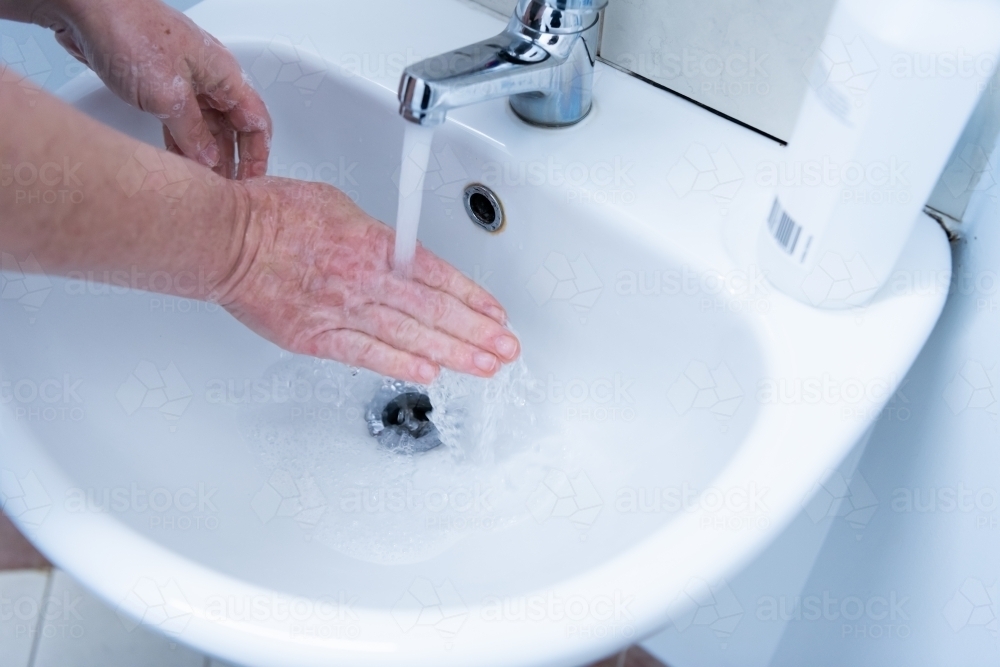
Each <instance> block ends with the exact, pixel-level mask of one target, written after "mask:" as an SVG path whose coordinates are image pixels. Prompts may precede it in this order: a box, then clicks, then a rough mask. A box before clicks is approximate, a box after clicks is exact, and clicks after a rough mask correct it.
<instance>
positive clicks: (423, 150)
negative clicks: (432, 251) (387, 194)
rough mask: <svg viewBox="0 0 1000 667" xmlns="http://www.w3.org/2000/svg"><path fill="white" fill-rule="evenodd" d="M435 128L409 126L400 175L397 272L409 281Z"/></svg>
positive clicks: (395, 259) (407, 127)
mask: <svg viewBox="0 0 1000 667" xmlns="http://www.w3.org/2000/svg"><path fill="white" fill-rule="evenodd" d="M433 139H434V128H432V127H424V126H422V125H417V124H416V123H409V122H407V123H406V132H405V134H404V136H403V154H402V159H401V162H400V171H399V208H398V209H397V212H396V248H395V257H394V261H393V269H394V270H395V271H396V272H397V273H399V274H401V275H403V276H406V277H409V276H410V274H411V272H412V270H413V256H414V255H415V254H416V251H417V229H418V227H419V226H420V207H421V205H422V204H423V200H424V177H425V176H426V175H427V163H428V161H429V160H430V157H431V142H432V141H433Z"/></svg>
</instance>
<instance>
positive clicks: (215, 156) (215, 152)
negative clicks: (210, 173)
mask: <svg viewBox="0 0 1000 667" xmlns="http://www.w3.org/2000/svg"><path fill="white" fill-rule="evenodd" d="M199 157H200V159H201V163H202V164H203V165H205V166H206V167H214V166H215V165H217V164H219V160H221V159H222V153H220V152H219V147H218V146H216V145H215V144H209V145H208V146H207V147H206V148H205V149H204V150H203V151H202V152H201V155H200V156H199Z"/></svg>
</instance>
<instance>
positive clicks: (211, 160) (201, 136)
mask: <svg viewBox="0 0 1000 667" xmlns="http://www.w3.org/2000/svg"><path fill="white" fill-rule="evenodd" d="M163 115H164V116H166V117H165V118H164V119H163V124H164V125H165V126H166V127H167V129H168V130H169V131H170V136H171V138H172V139H173V141H174V144H176V146H177V147H178V148H179V149H180V150H181V152H182V153H183V154H184V155H186V156H187V157H189V158H191V159H192V160H194V161H196V162H199V163H200V164H203V165H205V166H206V167H208V168H210V169H211V168H214V167H215V166H217V165H218V164H219V162H220V161H221V160H222V151H221V149H220V148H219V145H218V144H217V143H216V141H215V137H213V136H212V131H211V130H210V129H209V128H208V123H207V122H205V118H204V116H203V115H202V112H201V108H200V107H199V105H198V100H197V98H195V96H194V91H192V90H191V89H190V88H188V87H187V86H185V91H184V92H183V93H182V94H181V101H179V102H175V103H174V105H173V107H172V108H171V109H170V111H168V112H167V113H165V114H163Z"/></svg>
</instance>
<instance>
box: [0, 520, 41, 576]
mask: <svg viewBox="0 0 1000 667" xmlns="http://www.w3.org/2000/svg"><path fill="white" fill-rule="evenodd" d="M42 567H48V563H47V562H46V560H45V556H43V555H42V554H40V553H38V552H37V551H35V547H33V546H31V545H30V544H29V543H28V541H27V540H26V539H24V538H23V537H21V533H19V532H18V530H17V528H15V527H14V524H12V523H11V522H10V520H9V519H8V518H7V517H5V516H4V515H3V514H2V513H0V570H28V569H38V568H42Z"/></svg>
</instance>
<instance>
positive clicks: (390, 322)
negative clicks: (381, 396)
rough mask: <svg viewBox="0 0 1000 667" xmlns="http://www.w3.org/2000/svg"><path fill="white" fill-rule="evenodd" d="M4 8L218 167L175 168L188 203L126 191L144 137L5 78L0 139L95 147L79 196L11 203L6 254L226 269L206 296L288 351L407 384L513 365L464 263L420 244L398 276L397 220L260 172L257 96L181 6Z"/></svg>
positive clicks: (48, 152) (503, 332) (1, 12)
mask: <svg viewBox="0 0 1000 667" xmlns="http://www.w3.org/2000/svg"><path fill="white" fill-rule="evenodd" d="M0 16H3V17H6V18H14V19H16V20H23V21H28V20H30V21H33V22H36V23H39V24H41V25H45V26H47V27H51V28H52V29H54V30H55V31H56V35H57V38H58V39H59V41H60V42H61V43H62V44H63V45H64V46H65V47H66V48H67V49H69V51H70V53H72V54H74V55H75V56H76V57H77V58H79V59H80V60H82V61H83V62H85V63H87V64H88V65H89V66H90V67H91V68H92V69H93V70H94V71H95V72H96V73H97V74H98V75H99V76H100V77H101V78H102V79H103V80H104V82H105V83H106V84H107V85H108V86H109V87H110V88H111V89H112V90H113V91H115V92H116V93H117V94H118V95H120V96H121V97H123V98H124V99H125V100H126V101H127V102H130V103H131V104H133V105H135V106H138V107H139V108H141V109H145V110H146V111H149V112H151V113H153V114H155V115H156V116H157V117H159V118H161V119H162V120H163V123H164V126H165V136H166V144H167V148H168V149H169V150H171V151H172V152H174V153H178V154H181V155H183V156H185V157H188V158H191V159H193V160H195V161H197V162H200V163H201V164H203V165H205V166H206V167H210V168H212V169H213V171H215V174H217V175H213V174H211V173H209V172H208V171H207V170H206V169H202V168H201V167H197V165H193V164H191V163H187V166H186V167H185V165H184V164H181V165H179V166H178V169H187V170H188V171H189V172H190V173H191V175H192V176H193V180H192V184H191V186H190V187H189V188H188V189H187V193H186V194H185V196H184V197H183V198H182V199H180V200H178V201H171V200H168V199H165V198H163V197H160V196H156V195H155V194H149V196H146V194H144V193H142V192H140V193H138V194H137V195H136V196H135V197H125V198H122V193H121V190H120V187H119V186H118V185H117V181H116V175H117V174H118V173H119V170H120V169H121V165H122V164H123V163H125V161H126V160H127V159H129V158H128V156H129V155H134V154H135V152H136V151H137V150H138V149H137V146H136V144H135V142H134V140H132V139H130V138H126V137H123V136H121V135H120V134H118V133H116V132H114V131H113V130H111V129H110V128H106V127H104V126H100V125H96V124H93V122H92V121H89V119H83V118H82V117H81V116H80V114H79V112H76V111H75V110H71V109H68V108H64V107H62V106H61V105H59V104H58V103H57V102H56V101H55V100H51V99H49V98H47V97H45V96H43V97H42V99H41V100H37V99H36V102H37V103H36V102H32V104H33V105H34V106H24V104H26V103H25V102H24V100H23V99H22V98H23V97H24V96H23V95H20V94H16V95H15V94H13V93H20V86H18V85H17V83H18V82H17V80H16V79H15V80H12V81H10V82H8V84H9V85H7V84H4V82H3V81H0V86H3V88H2V89H0V98H2V97H5V96H6V98H8V99H9V101H10V102H11V103H10V104H8V105H7V107H8V108H9V109H10V110H11V113H9V114H6V115H2V114H0V149H2V150H3V151H6V152H7V153H14V152H17V151H21V150H29V151H30V154H31V155H32V156H33V157H34V158H36V159H37V160H38V161H46V160H48V161H53V162H56V163H59V162H60V161H61V160H62V159H64V157H65V156H66V155H71V154H74V155H75V154H77V153H80V154H86V155H87V156H89V157H87V164H88V165H89V173H90V174H91V175H92V176H93V180H94V186H93V188H94V189H92V190H89V191H88V193H87V197H86V199H85V202H84V203H83V204H81V205H74V206H68V205H67V206H66V207H64V208H65V210H61V209H60V210H57V208H58V207H52V206H47V207H41V206H40V205H39V206H37V207H28V208H26V207H24V206H20V207H18V208H11V209H10V211H9V213H10V214H11V215H15V217H14V218H9V219H8V225H7V228H6V230H5V228H0V237H2V239H0V240H3V245H0V247H4V246H6V247H5V249H6V250H9V251H11V252H15V251H16V252H18V253H21V254H27V253H33V254H34V256H36V257H37V258H38V259H39V261H40V262H42V264H43V265H44V266H46V268H47V270H49V271H51V272H53V273H59V272H65V271H70V270H83V269H94V268H105V269H110V270H115V269H121V268H125V267H130V268H135V267H143V268H144V269H146V270H154V269H155V270H165V271H168V272H170V271H191V270H199V269H200V268H203V267H204V266H216V267H219V269H220V271H219V272H220V274H221V275H225V276H227V278H226V279H225V280H224V281H223V282H222V284H220V285H217V286H212V287H211V290H210V292H209V293H205V294H198V295H195V296H196V297H197V298H204V299H214V300H217V301H219V302H220V303H221V304H222V305H224V306H225V307H226V308H227V309H228V310H229V311H230V312H231V313H232V314H233V315H235V316H236V317H237V318H238V319H239V320H240V321H242V322H243V323H244V324H246V325H247V326H248V327H250V328H251V329H253V330H254V331H256V332H257V333H259V334H261V335H262V336H264V337H266V338H268V339H269V340H271V341H273V342H275V343H277V344H278V345H280V346H282V347H284V348H285V349H288V350H291V351H293V352H297V353H303V354H311V355H315V356H320V357H327V358H331V359H336V360H338V361H342V362H344V363H348V364H352V365H357V366H364V367H366V368H370V369H372V370H375V371H377V372H380V373H383V374H385V375H390V376H393V377H396V378H399V379H405V380H410V381H414V382H421V383H427V382H430V381H431V380H433V378H434V377H435V376H436V375H437V373H438V372H439V370H440V367H441V366H446V367H449V368H452V369H454V370H457V371H461V372H466V373H471V374H474V375H478V376H482V377H488V376H491V375H493V374H494V373H495V372H496V371H497V370H499V368H500V366H501V364H502V363H505V362H509V361H512V360H514V359H516V358H517V356H518V354H519V352H520V346H519V343H518V341H517V339H516V338H515V337H514V336H513V335H512V334H511V333H510V332H509V331H508V330H507V329H506V328H505V326H504V325H505V322H506V314H505V313H504V311H503V308H501V306H500V304H499V303H497V302H496V300H495V299H493V297H491V296H490V295H489V294H488V293H487V292H486V291H484V290H483V289H481V288H480V287H478V286H476V285H475V283H473V282H472V281H470V280H468V279H467V278H465V277H464V276H463V275H462V274H461V273H459V272H458V271H457V270H456V269H454V268H453V267H451V266H450V265H448V264H447V263H445V262H443V261H442V260H440V259H438V258H437V257H435V256H433V255H432V254H431V253H429V252H427V251H425V250H423V249H422V248H420V249H418V250H417V255H416V258H415V261H414V266H413V274H412V278H411V279H404V278H402V277H400V276H399V275H397V274H394V273H393V272H392V255H393V243H394V234H393V231H392V230H391V229H390V228H388V227H386V226H385V225H384V224H382V223H380V222H378V221H376V220H374V219H372V218H371V217H369V216H367V215H366V214H365V213H364V212H362V211H361V210H360V209H359V208H358V207H357V206H355V205H354V204H353V202H351V201H350V199H349V198H347V196H346V195H344V194H343V193H342V192H340V191H339V190H337V189H335V188H333V187H330V186H327V185H321V184H316V183H306V182H302V181H293V180H286V179H276V178H266V177H263V175H264V174H265V173H266V170H267V159H268V152H269V146H270V133H271V121H270V118H269V116H268V114H267V110H266V108H265V107H264V103H263V102H262V100H261V99H260V97H259V96H258V95H257V94H256V93H255V92H254V90H253V89H252V87H251V86H250V84H249V83H247V81H246V80H245V78H244V76H243V73H242V71H241V70H240V68H239V65H238V64H237V62H236V60H235V59H234V58H233V56H232V55H231V54H230V53H229V52H228V51H227V50H226V49H225V48H224V47H223V46H222V45H221V44H219V42H217V41H216V40H215V39H214V38H213V37H211V36H210V35H208V34H207V33H205V32H204V31H202V30H201V29H200V28H198V27H197V26H196V25H195V24H194V23H193V22H191V21H190V20H189V19H188V18H187V17H185V16H184V15H183V14H180V13H179V12H176V11H174V10H173V9H170V8H169V7H167V6H166V5H163V4H162V3H161V2H160V1H159V0H36V1H35V2H31V1H30V0H26V1H25V2H18V1H17V0H14V2H11V1H10V0H0ZM8 89H9V92H10V93H11V94H7V91H8ZM15 89H16V90H15ZM15 101H16V102H17V105H21V106H18V107H17V108H15V106H17V105H15V104H14V103H13V102H15ZM22 107H23V108H22ZM43 138H44V140H43ZM236 148H238V149H239V156H238V165H239V169H238V173H235V172H236V167H235V165H236V164H237V156H236V154H235V149H236ZM169 157H170V156H167V155H161V159H164V158H169ZM174 159H176V160H177V161H178V162H181V160H180V159H179V158H174ZM167 161H168V160H166V159H164V162H165V163H166V162H167ZM219 176H223V177H225V179H221V178H219ZM234 176H235V177H237V178H238V179H240V180H228V179H232V178H233V177H234ZM217 188H221V189H217ZM3 194H4V193H3V192H2V191H0V214H2V213H5V212H8V211H6V210H5V209H4V208H3V207H4V206H5V205H6V204H5V203H4V200H3V197H2V195H3ZM11 205H12V204H11ZM11 221H13V222H14V223H17V224H10V222H11ZM5 231H6V235H5V234H4V233H3V232H5ZM4 239H5V240H4ZM185 296H188V297H190V296H192V295H190V294H187V295H185Z"/></svg>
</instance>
